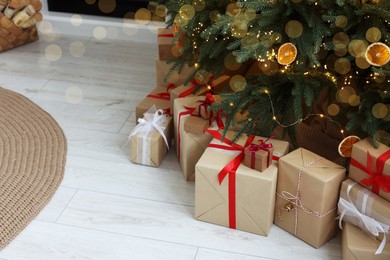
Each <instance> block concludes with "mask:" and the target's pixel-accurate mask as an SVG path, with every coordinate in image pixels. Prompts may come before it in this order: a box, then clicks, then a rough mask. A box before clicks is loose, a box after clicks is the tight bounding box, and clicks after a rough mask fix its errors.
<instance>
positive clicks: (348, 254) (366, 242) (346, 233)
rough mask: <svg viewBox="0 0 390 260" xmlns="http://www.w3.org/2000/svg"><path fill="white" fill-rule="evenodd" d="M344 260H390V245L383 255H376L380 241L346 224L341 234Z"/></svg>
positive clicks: (385, 248) (386, 247)
mask: <svg viewBox="0 0 390 260" xmlns="http://www.w3.org/2000/svg"><path fill="white" fill-rule="evenodd" d="M341 239H342V240H341V245H342V252H343V260H388V259H390V244H386V246H385V247H384V249H383V251H382V253H381V254H378V255H375V251H376V250H377V248H378V246H379V245H380V243H381V242H380V241H378V240H376V239H373V238H371V237H369V236H367V234H366V233H364V232H363V231H362V230H361V229H359V228H358V227H355V226H354V225H352V224H349V223H344V224H343V231H342V234H341Z"/></svg>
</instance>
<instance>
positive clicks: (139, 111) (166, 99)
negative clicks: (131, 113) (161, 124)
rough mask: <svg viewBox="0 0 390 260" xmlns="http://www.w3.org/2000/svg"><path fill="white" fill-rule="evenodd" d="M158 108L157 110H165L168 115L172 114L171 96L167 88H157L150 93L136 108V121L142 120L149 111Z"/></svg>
mask: <svg viewBox="0 0 390 260" xmlns="http://www.w3.org/2000/svg"><path fill="white" fill-rule="evenodd" d="M153 105H154V106H156V109H163V110H164V112H165V113H166V114H168V115H170V114H171V113H172V110H171V107H170V105H171V102H170V95H169V93H168V91H167V89H166V88H155V89H153V90H152V92H150V93H149V94H148V95H147V96H146V97H145V98H144V99H143V100H142V101H141V102H140V103H139V104H138V105H137V106H136V107H135V120H136V122H137V120H138V118H142V117H143V114H144V113H145V112H146V111H148V110H149V109H150V108H151V107H152V106H153Z"/></svg>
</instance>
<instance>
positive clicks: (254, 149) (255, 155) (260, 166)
mask: <svg viewBox="0 0 390 260" xmlns="http://www.w3.org/2000/svg"><path fill="white" fill-rule="evenodd" d="M267 141H268V140H263V139H262V140H259V141H258V142H256V143H252V144H251V145H250V146H249V147H247V149H245V158H244V162H243V163H244V165H245V166H247V167H249V168H251V169H255V170H257V171H260V172H262V171H265V170H266V169H267V168H268V167H269V166H270V165H271V164H272V155H273V151H274V147H273V146H272V143H269V142H267Z"/></svg>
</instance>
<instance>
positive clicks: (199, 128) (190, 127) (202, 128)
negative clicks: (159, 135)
mask: <svg viewBox="0 0 390 260" xmlns="http://www.w3.org/2000/svg"><path fill="white" fill-rule="evenodd" d="M209 127H210V120H207V119H203V118H201V117H199V116H190V117H188V118H187V119H186V120H185V121H184V131H185V132H186V133H191V134H197V135H201V134H204V132H206V130H207V128H209Z"/></svg>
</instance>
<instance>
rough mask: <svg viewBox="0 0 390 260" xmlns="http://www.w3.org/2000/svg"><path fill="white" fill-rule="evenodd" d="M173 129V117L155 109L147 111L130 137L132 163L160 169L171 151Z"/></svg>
mask: <svg viewBox="0 0 390 260" xmlns="http://www.w3.org/2000/svg"><path fill="white" fill-rule="evenodd" d="M153 111H155V112H153ZM156 125H157V127H156ZM171 128H172V117H169V116H167V115H164V114H163V111H162V110H157V111H156V109H155V107H152V108H151V109H150V110H149V111H147V112H146V113H145V114H144V117H143V118H142V119H141V120H140V122H139V124H138V125H137V126H136V127H135V128H134V130H133V131H132V132H131V133H130V136H129V140H130V148H131V157H130V160H131V162H133V163H137V164H143V165H147V166H153V167H158V166H159V165H160V163H161V161H162V159H163V158H164V156H165V154H166V152H167V149H169V145H170V140H171Z"/></svg>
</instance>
